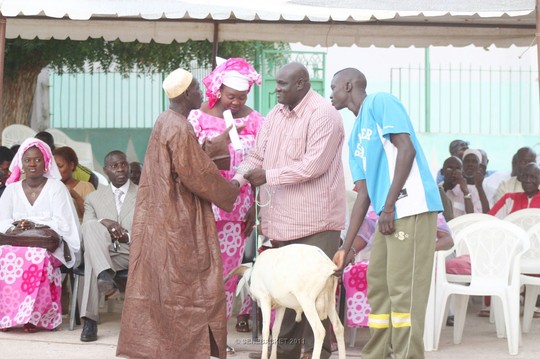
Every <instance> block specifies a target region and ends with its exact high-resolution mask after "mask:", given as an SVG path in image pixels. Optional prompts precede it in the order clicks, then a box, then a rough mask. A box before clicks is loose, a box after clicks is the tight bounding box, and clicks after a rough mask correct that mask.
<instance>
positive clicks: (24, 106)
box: [2, 38, 288, 128]
mask: <svg viewBox="0 0 540 359" xmlns="http://www.w3.org/2000/svg"><path fill="white" fill-rule="evenodd" d="M264 49H283V50H285V49H288V44H284V43H264V42H222V43H220V44H219V47H218V56H221V57H223V58H229V57H244V58H245V59H247V60H248V61H250V62H252V63H256V62H257V61H256V60H257V56H259V54H260V53H261V50H264ZM192 64H195V65H196V66H197V67H205V66H211V65H212V43H211V42H210V41H187V42H185V43H177V42H172V43H171V44H158V43H155V42H150V43H141V42H138V41H135V42H121V41H119V40H116V41H105V40H104V39H102V38H99V39H90V38H89V39H88V40H86V41H73V40H70V39H67V40H54V39H53V40H39V39H37V38H36V39H34V40H23V39H21V38H16V39H9V40H6V47H5V64H4V92H3V94H4V95H3V101H2V102H3V106H2V128H3V127H6V126H8V125H10V124H13V123H21V124H28V123H29V118H30V113H31V109H32V100H33V94H34V90H35V86H36V79H37V76H38V74H39V73H40V71H41V70H42V69H43V68H44V67H46V66H48V67H49V68H51V69H52V70H53V71H56V72H58V73H63V72H85V71H89V72H91V71H93V70H95V66H99V67H100V68H101V70H103V71H117V72H120V73H124V74H127V73H129V72H133V71H136V72H139V73H156V72H170V71H172V70H174V69H176V68H178V67H183V68H190V67H191V65H192Z"/></svg>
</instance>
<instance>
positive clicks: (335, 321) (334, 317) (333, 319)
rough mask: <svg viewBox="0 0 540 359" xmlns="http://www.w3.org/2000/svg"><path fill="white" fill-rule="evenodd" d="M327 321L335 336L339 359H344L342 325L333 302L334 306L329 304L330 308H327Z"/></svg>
mask: <svg viewBox="0 0 540 359" xmlns="http://www.w3.org/2000/svg"><path fill="white" fill-rule="evenodd" d="M328 319H330V323H332V327H333V328H334V333H335V334H336V339H337V346H338V353H339V359H345V357H346V353H345V329H344V328H343V324H341V321H340V320H339V315H338V313H337V310H336V306H335V301H334V304H330V308H328Z"/></svg>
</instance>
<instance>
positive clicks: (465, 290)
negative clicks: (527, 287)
mask: <svg viewBox="0 0 540 359" xmlns="http://www.w3.org/2000/svg"><path fill="white" fill-rule="evenodd" d="M454 238H458V242H459V243H460V244H459V246H458V248H457V250H458V254H460V248H464V250H467V252H468V253H469V255H470V257H471V280H470V284H469V285H463V284H458V283H450V282H448V281H447V279H446V275H443V273H439V272H442V271H438V275H437V279H436V284H435V285H436V288H435V295H436V309H437V322H436V335H435V348H437V347H438V345H439V340H440V334H441V329H442V325H443V323H444V319H446V304H447V302H448V298H449V296H450V295H454V299H455V304H456V305H455V315H454V344H459V343H461V340H462V336H463V327H464V325H465V315H466V312H467V304H468V299H469V296H470V295H481V296H483V295H491V296H493V297H497V298H499V300H500V304H501V308H500V309H501V310H500V312H501V313H502V314H503V316H504V324H505V329H506V333H507V337H508V351H509V353H510V355H516V354H518V347H519V336H520V330H519V287H520V262H521V255H522V254H523V253H524V252H525V251H526V250H528V249H529V238H528V236H527V233H526V232H525V231H524V230H522V229H521V228H519V227H518V226H516V225H514V224H512V223H508V222H505V221H500V220H497V221H480V222H479V223H475V224H471V225H470V226H468V227H467V228H464V229H462V230H461V231H459V233H457V235H456V236H455V237H454ZM437 265H438V268H445V265H444V261H442V260H438V263H437ZM496 323H497V324H499V325H502V320H501V321H499V320H496Z"/></svg>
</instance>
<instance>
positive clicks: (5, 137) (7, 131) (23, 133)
mask: <svg viewBox="0 0 540 359" xmlns="http://www.w3.org/2000/svg"><path fill="white" fill-rule="evenodd" d="M35 135H36V131H34V130H33V129H31V128H30V127H28V126H25V125H20V124H14V125H9V126H7V127H6V128H4V130H3V131H2V146H6V147H8V148H9V147H11V146H13V145H20V144H21V143H23V141H24V140H26V139H27V138H29V137H34V136H35Z"/></svg>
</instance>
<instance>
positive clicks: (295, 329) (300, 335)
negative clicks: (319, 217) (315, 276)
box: [274, 231, 340, 359]
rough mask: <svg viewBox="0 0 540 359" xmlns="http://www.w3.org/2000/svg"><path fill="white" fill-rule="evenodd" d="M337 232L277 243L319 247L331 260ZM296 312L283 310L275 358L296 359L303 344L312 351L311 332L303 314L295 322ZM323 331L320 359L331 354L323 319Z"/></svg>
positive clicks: (335, 248) (336, 247) (326, 325)
mask: <svg viewBox="0 0 540 359" xmlns="http://www.w3.org/2000/svg"><path fill="white" fill-rule="evenodd" d="M339 234H340V232H339V231H325V232H320V233H316V234H312V235H310V236H307V237H302V238H298V239H295V240H292V241H287V242H279V244H280V246H286V245H289V244H309V245H312V246H316V247H319V248H320V249H322V251H323V252H324V253H326V255H327V256H328V257H329V258H330V259H332V258H333V257H334V254H335V253H336V252H337V249H338V247H339ZM274 243H275V242H274ZM295 318H296V312H295V311H294V310H292V309H289V308H287V309H286V310H285V316H284V317H283V323H282V324H281V330H280V332H279V339H278V346H277V357H278V359H298V358H300V353H301V351H302V344H304V343H305V346H306V348H305V351H306V352H312V351H313V344H314V339H313V331H312V330H311V328H309V323H308V321H307V320H306V317H305V316H304V314H302V320H301V321H300V322H296V320H295ZM322 323H323V325H324V329H325V331H326V334H325V337H324V341H323V347H322V352H321V358H322V359H328V358H330V355H331V354H332V343H331V335H330V334H331V333H330V328H331V324H330V320H328V318H327V319H325V320H323V321H322ZM306 324H307V327H308V328H309V330H306V333H307V334H308V335H307V336H306V337H304V329H307V328H305V327H306Z"/></svg>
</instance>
